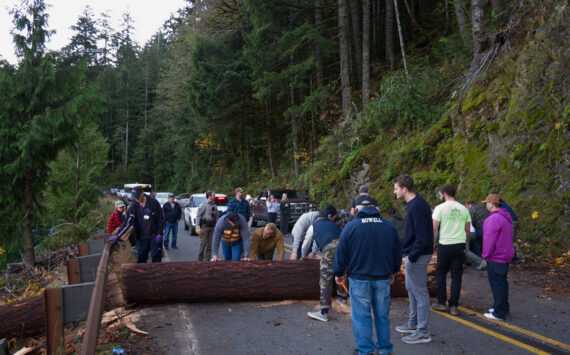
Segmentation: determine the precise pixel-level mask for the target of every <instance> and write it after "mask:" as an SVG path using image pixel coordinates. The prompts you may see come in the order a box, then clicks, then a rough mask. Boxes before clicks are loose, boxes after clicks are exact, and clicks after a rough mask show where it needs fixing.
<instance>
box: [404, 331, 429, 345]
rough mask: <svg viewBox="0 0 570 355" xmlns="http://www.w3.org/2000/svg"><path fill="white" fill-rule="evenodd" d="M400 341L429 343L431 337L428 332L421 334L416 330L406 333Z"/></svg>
mask: <svg viewBox="0 0 570 355" xmlns="http://www.w3.org/2000/svg"><path fill="white" fill-rule="evenodd" d="M402 341H403V342H404V343H406V344H421V343H429V342H430V341H431V337H430V336H429V334H423V333H422V332H420V331H416V332H414V333H412V334H410V335H406V336H405V337H403V338H402Z"/></svg>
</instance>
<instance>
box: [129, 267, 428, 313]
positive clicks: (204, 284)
mask: <svg viewBox="0 0 570 355" xmlns="http://www.w3.org/2000/svg"><path fill="white" fill-rule="evenodd" d="M429 273H432V274H433V270H431V271H430V270H429V269H428V274H429ZM428 279H429V278H428ZM405 285H406V284H405V276H404V274H403V273H402V272H399V273H398V274H396V280H395V282H394V284H393V285H392V287H391V294H392V297H407V292H406V286H405ZM121 289H122V290H123V296H124V298H125V299H126V300H127V301H128V302H135V303H175V302H220V301H275V300H310V299H314V300H316V299H319V260H271V261H269V260H258V261H248V262H246V261H239V262H238V261H217V262H172V263H154V264H125V265H123V268H122V271H121ZM428 290H429V293H430V295H431V296H433V295H435V282H434V281H428Z"/></svg>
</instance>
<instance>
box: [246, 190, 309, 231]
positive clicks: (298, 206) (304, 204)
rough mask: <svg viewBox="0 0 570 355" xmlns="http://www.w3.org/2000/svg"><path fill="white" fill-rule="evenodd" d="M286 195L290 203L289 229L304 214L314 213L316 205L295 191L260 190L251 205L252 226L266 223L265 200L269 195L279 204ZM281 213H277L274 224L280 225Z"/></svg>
mask: <svg viewBox="0 0 570 355" xmlns="http://www.w3.org/2000/svg"><path fill="white" fill-rule="evenodd" d="M284 193H285V194H287V199H288V200H289V201H291V216H289V227H291V226H293V225H294V224H295V222H297V220H298V219H299V217H301V215H302V214H303V213H305V212H310V211H316V210H317V203H316V202H315V201H311V200H309V199H308V198H305V197H304V196H303V195H302V194H301V193H300V192H299V191H297V190H295V189H267V190H261V191H260V192H259V195H258V196H257V197H256V198H255V199H253V201H252V203H251V213H252V214H253V223H252V224H253V225H254V226H255V225H257V224H258V223H260V222H261V223H263V224H265V223H268V220H269V219H268V216H267V205H266V202H267V199H268V198H269V196H270V195H273V196H275V198H276V199H277V201H279V202H281V196H283V194H284ZM280 219H281V213H280V212H277V221H276V224H277V225H279V224H280Z"/></svg>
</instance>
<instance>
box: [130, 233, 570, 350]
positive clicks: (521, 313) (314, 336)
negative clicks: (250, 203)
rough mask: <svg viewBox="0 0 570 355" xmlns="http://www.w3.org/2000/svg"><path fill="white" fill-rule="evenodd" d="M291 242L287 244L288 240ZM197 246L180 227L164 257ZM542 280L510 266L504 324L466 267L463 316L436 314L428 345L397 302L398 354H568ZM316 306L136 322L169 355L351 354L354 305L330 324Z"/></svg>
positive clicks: (178, 256)
mask: <svg viewBox="0 0 570 355" xmlns="http://www.w3.org/2000/svg"><path fill="white" fill-rule="evenodd" d="M286 243H287V244H289V245H290V243H291V241H290V238H288V239H287V241H286ZM198 246H199V237H198V236H190V235H189V234H188V232H187V231H184V228H183V224H180V227H179V237H178V247H179V249H177V250H173V249H170V250H168V251H167V252H166V254H167V257H166V258H165V261H166V262H167V261H195V260H197V254H198V252H197V249H198ZM287 256H288V253H287ZM540 279H541V275H529V273H528V272H520V271H517V270H511V283H510V287H511V288H510V291H511V292H510V303H511V313H512V316H511V317H510V318H509V322H508V323H506V324H505V323H503V324H500V322H492V321H489V320H486V319H483V318H482V315H481V314H482V311H484V310H486V309H487V308H488V307H489V306H490V304H491V302H492V296H491V293H490V288H489V285H488V282H487V277H486V273H485V272H480V271H476V270H474V269H471V268H467V269H465V273H464V278H463V289H462V295H461V304H462V305H463V306H464V307H462V308H461V309H460V316H458V317H452V316H450V315H449V314H442V313H439V312H435V311H432V312H431V315H430V334H431V336H432V338H433V341H432V342H431V343H429V344H421V345H408V344H405V343H403V342H401V341H400V338H401V334H399V333H398V332H396V331H394V330H393V328H394V326H396V325H399V324H401V323H404V322H405V321H406V320H407V315H408V303H407V300H404V299H393V300H392V307H391V311H390V319H391V327H392V332H391V341H392V343H393V344H394V353H395V354H459V353H461V354H480V353H484V354H500V355H506V354H532V353H538V354H544V353H552V354H568V353H570V346H568V345H567V344H570V331H569V329H568V328H569V327H568V322H569V319H568V314H569V312H570V306H569V302H568V301H569V297H568V294H565V295H560V294H555V293H548V292H546V291H545V290H543V289H541V288H542V287H543V285H542V284H541V283H540ZM537 280H538V281H537ZM448 284H449V282H448ZM543 295H546V297H544V296H543ZM333 303H334V302H333ZM465 306H467V307H469V308H470V309H469V308H465ZM317 308H318V301H285V302H261V303H259V302H243V303H200V304H176V305H158V306H155V307H149V308H146V309H145V310H144V313H143V315H144V316H143V317H141V319H140V320H138V321H137V322H136V324H137V326H138V327H139V328H140V329H144V330H146V331H149V332H151V333H152V335H153V337H154V339H156V341H157V342H158V343H159V344H160V345H161V347H162V348H163V349H164V351H165V353H167V354H352V351H353V349H354V338H353V334H352V324H351V321H350V314H349V309H344V307H341V306H337V305H336V303H335V304H334V306H333V311H332V312H331V313H330V321H329V322H327V323H323V322H318V321H314V320H311V319H310V318H308V317H307V316H306V313H307V311H310V310H314V309H317ZM472 309H474V310H475V311H473V310H472Z"/></svg>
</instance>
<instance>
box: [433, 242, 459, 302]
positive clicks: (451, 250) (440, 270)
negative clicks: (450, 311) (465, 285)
mask: <svg viewBox="0 0 570 355" xmlns="http://www.w3.org/2000/svg"><path fill="white" fill-rule="evenodd" d="M463 260H465V243H460V244H450V245H441V244H440V245H438V246H437V270H436V272H435V277H436V280H437V303H439V304H445V303H446V302H445V301H446V299H447V285H446V280H445V278H446V276H447V273H448V272H449V271H450V270H451V292H450V295H449V306H458V305H459V295H460V294H461V278H462V276H463Z"/></svg>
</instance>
